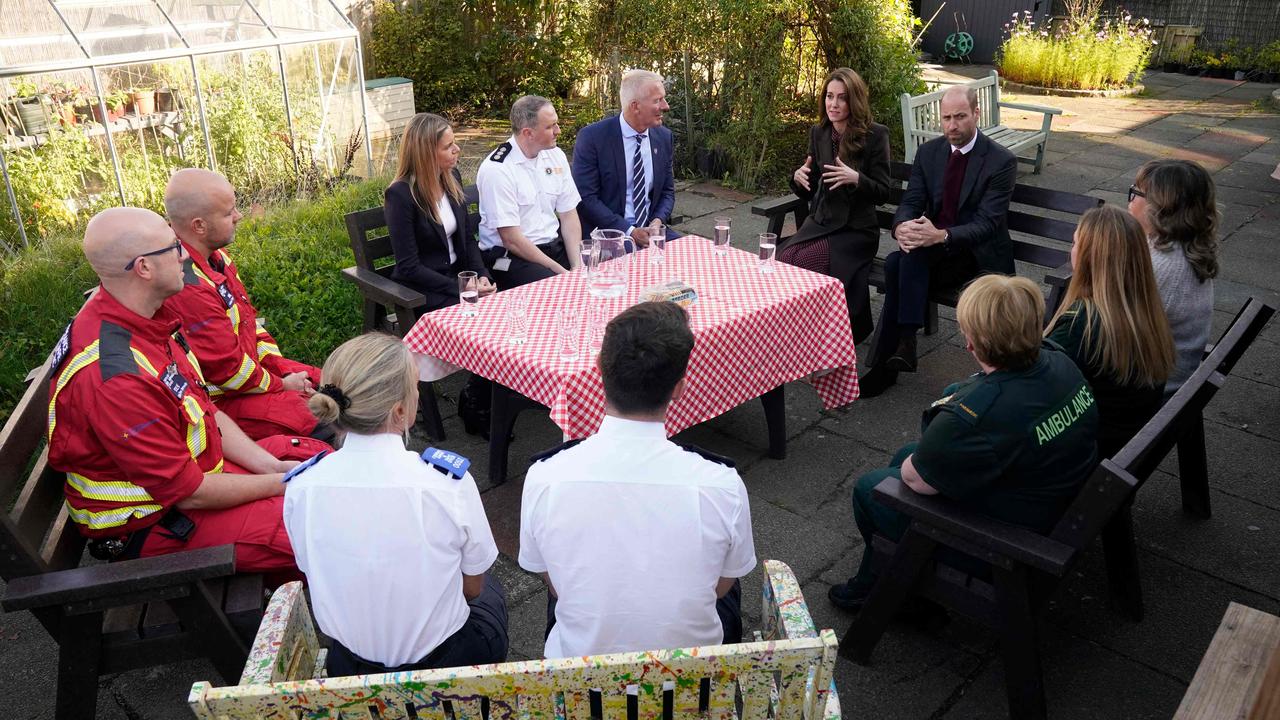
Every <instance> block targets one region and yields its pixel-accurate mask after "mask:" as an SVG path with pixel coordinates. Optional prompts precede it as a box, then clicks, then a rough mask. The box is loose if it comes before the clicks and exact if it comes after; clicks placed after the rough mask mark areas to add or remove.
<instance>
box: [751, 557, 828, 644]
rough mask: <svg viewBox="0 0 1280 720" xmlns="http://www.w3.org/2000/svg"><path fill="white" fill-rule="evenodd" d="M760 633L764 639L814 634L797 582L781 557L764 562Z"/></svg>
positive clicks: (811, 636) (811, 618) (790, 637)
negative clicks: (762, 608) (762, 625)
mask: <svg viewBox="0 0 1280 720" xmlns="http://www.w3.org/2000/svg"><path fill="white" fill-rule="evenodd" d="M764 573H765V579H764V588H763V591H764V613H763V614H762V615H761V617H762V618H763V622H764V635H765V639H768V640H788V639H796V638H815V637H818V628H817V626H815V625H814V624H813V617H812V616H811V615H810V614H809V606H808V605H806V604H805V601H804V593H802V592H800V582H799V581H798V580H796V575H795V573H794V572H792V571H791V568H790V567H789V566H788V565H787V564H786V563H784V562H782V561H781V560H765V561H764Z"/></svg>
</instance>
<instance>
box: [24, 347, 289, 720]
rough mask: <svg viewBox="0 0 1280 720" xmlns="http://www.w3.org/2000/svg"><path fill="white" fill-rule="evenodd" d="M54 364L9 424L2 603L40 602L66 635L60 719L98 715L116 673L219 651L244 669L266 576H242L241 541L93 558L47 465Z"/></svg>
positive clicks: (49, 621)
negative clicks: (102, 686) (105, 677)
mask: <svg viewBox="0 0 1280 720" xmlns="http://www.w3.org/2000/svg"><path fill="white" fill-rule="evenodd" d="M52 374H53V368H52V367H51V366H50V362H49V361H48V360H46V361H45V364H44V365H43V366H41V367H40V368H38V369H36V370H34V371H32V373H31V374H30V375H28V377H27V379H28V381H29V385H28V387H27V390H26V393H25V394H24V395H23V396H22V399H21V400H20V401H19V402H18V404H17V406H16V407H15V408H14V411H13V414H12V415H10V416H9V419H8V421H7V422H6V423H5V426H4V429H3V430H0V503H2V504H0V577H3V578H4V581H5V588H4V594H3V597H0V606H2V607H3V608H4V610H5V611H6V612H15V611H21V610H29V611H31V613H32V614H33V615H35V617H36V619H37V620H39V621H40V624H41V625H43V626H44V628H45V630H46V631H47V632H48V633H49V635H50V636H51V637H53V639H54V640H55V641H56V642H57V643H58V667H57V674H58V684H57V688H58V689H57V699H56V701H55V705H56V711H55V713H56V717H57V718H59V720H71V719H72V718H75V719H79V718H87V717H93V715H94V713H95V712H96V708H97V695H98V676H99V675H102V674H105V673H114V672H122V671H125V670H132V669H136V668H145V667H152V666H155V665H164V664H168V663H172V662H178V661H182V660H189V659H193V658H201V657H208V658H210V659H211V660H212V661H213V664H214V667H215V668H217V670H218V671H219V673H221V674H222V675H223V676H224V677H227V678H232V677H236V676H237V675H238V674H239V672H240V666H242V665H243V664H244V660H245V658H246V657H247V655H248V647H249V641H250V640H251V639H252V638H253V633H254V630H255V629H256V627H257V625H258V621H259V619H260V618H261V617H262V608H263V600H264V593H263V582H262V577H261V576H260V575H236V574H235V550H234V547H233V546H231V545H223V546H220V547H213V548H205V549H200V550H192V551H189V552H182V553H175V554H172V555H165V556H160V557H153V558H144V559H137V560H124V561H118V562H113V563H101V562H99V561H97V560H94V559H92V558H89V557H88V556H87V554H86V553H84V547H85V541H84V538H83V537H82V536H81V535H80V532H79V529H78V528H77V527H76V526H75V523H73V522H71V520H70V519H69V517H68V515H67V509H66V506H65V503H64V501H63V484H64V483H65V482H66V477H65V475H64V474H63V473H61V472H58V471H56V470H54V469H53V468H51V467H49V464H48V457H49V454H48V449H47V447H46V432H47V430H46V423H47V421H48V409H49V380H50V378H51V376H52ZM10 503H12V504H10ZM50 670H52V668H50Z"/></svg>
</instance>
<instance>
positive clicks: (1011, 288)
mask: <svg viewBox="0 0 1280 720" xmlns="http://www.w3.org/2000/svg"><path fill="white" fill-rule="evenodd" d="M956 321H957V322H958V323H959V324H960V331H961V332H963V333H964V336H965V338H966V339H968V341H969V344H970V345H972V346H973V353H974V354H975V355H977V356H978V359H979V360H981V361H982V362H984V363H986V364H987V365H992V366H994V367H997V368H1001V369H1010V370H1021V369H1022V368H1025V367H1028V366H1030V365H1031V364H1032V363H1034V362H1035V361H1036V360H1037V359H1038V358H1039V357H1040V342H1041V335H1040V333H1041V328H1042V327H1043V325H1044V296H1043V295H1041V294H1040V288H1039V287H1038V286H1037V285H1036V284H1035V283H1033V282H1031V281H1030V280H1028V279H1026V278H1023V277H1012V276H1009V275H983V276H982V277H980V278H978V279H977V280H974V281H973V282H971V283H969V286H968V287H966V288H965V289H964V292H963V293H961V294H960V302H958V303H956Z"/></svg>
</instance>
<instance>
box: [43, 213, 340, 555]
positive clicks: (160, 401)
mask: <svg viewBox="0 0 1280 720" xmlns="http://www.w3.org/2000/svg"><path fill="white" fill-rule="evenodd" d="M84 251H85V255H86V257H87V258H88V259H89V262H90V264H91V265H92V266H93V268H94V271H95V272H97V274H98V277H99V279H100V280H101V282H102V286H101V288H100V289H99V290H98V292H97V293H96V294H95V295H94V296H93V298H92V299H90V300H89V301H88V302H87V303H85V306H84V308H82V309H81V311H80V312H79V314H77V315H76V317H75V319H74V320H73V321H72V323H71V325H69V326H68V327H67V330H66V331H65V332H64V333H63V336H62V338H61V339H60V340H59V342H58V344H57V346H56V347H55V349H54V353H53V362H54V363H55V367H56V370H55V373H54V379H53V381H52V383H51V386H50V390H49V395H50V398H49V462H50V464H51V465H52V466H53V467H54V468H56V469H58V470H61V471H63V472H65V473H66V474H67V482H66V486H65V495H66V503H67V509H68V512H69V514H70V517H71V519H72V520H73V521H75V522H76V524H77V525H79V528H80V530H81V532H82V533H83V534H84V535H86V536H87V537H89V538H90V550H91V551H95V550H96V551H97V552H94V554H95V555H97V556H98V557H104V556H105V557H108V558H111V559H119V558H131V557H149V556H152V555H161V554H164V553H169V552H175V551H178V550H184V549H194V548H201V547H211V546H215V545H223V544H227V543H234V544H235V553H236V568H237V569H238V570H241V571H248V572H267V573H273V574H274V575H275V576H276V577H277V578H279V579H288V578H290V577H292V576H296V575H297V567H296V564H295V562H294V558H293V550H292V547H291V546H290V544H289V537H288V535H287V534H286V532H285V529H284V525H283V519H282V512H281V511H282V507H283V500H284V497H283V496H284V485H283V483H282V482H281V481H282V478H283V473H285V472H287V471H288V470H289V469H290V468H292V467H293V466H295V465H297V460H300V459H303V458H306V457H311V456H312V455H314V454H315V453H317V452H319V451H321V450H325V449H328V446H327V445H326V444H324V443H322V442H320V441H318V440H315V439H312V438H307V437H303V438H298V437H292V438H291V437H284V436H278V437H272V438H267V439H264V440H262V441H260V442H258V443H255V442H254V441H252V440H250V439H249V438H248V437H247V436H246V435H245V434H244V433H243V432H242V431H241V430H240V429H239V427H237V426H236V424H235V422H234V421H232V420H231V419H230V418H228V417H227V416H226V415H225V414H224V413H222V412H219V411H218V410H217V409H216V407H215V406H214V404H213V402H212V401H211V400H210V399H209V396H208V395H207V394H206V393H205V391H204V388H203V382H202V378H201V374H200V369H199V365H198V363H197V362H195V361H194V360H193V359H192V358H191V355H190V353H189V351H188V348H187V342H186V341H185V340H184V339H183V335H182V333H181V332H180V322H179V319H178V317H177V316H176V315H175V314H174V313H172V312H171V311H169V310H168V309H167V308H165V307H164V306H163V304H164V301H165V299H166V298H168V297H169V296H171V295H173V294H175V293H177V292H178V291H179V290H181V289H182V277H183V260H184V259H185V252H184V251H183V249H182V245H181V243H179V241H178V240H177V238H176V237H175V236H174V234H173V232H172V230H170V229H169V227H168V226H167V225H166V224H165V221H164V219H163V218H161V217H160V216H158V215H156V214H155V213H153V212H151V211H149V210H142V209H138V208H113V209H111V210H107V211H104V212H102V213H100V214H99V215H98V216H96V217H95V218H94V219H93V220H91V221H90V222H89V225H88V227H87V228H86V229H85V239H84Z"/></svg>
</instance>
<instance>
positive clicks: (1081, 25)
mask: <svg viewBox="0 0 1280 720" xmlns="http://www.w3.org/2000/svg"><path fill="white" fill-rule="evenodd" d="M1005 29H1006V31H1007V32H1008V33H1009V37H1008V38H1007V39H1005V41H1004V43H1003V44H1002V45H1001V46H1000V50H999V52H998V54H997V58H996V65H997V66H998V67H999V68H1000V75H1001V76H1002V77H1004V78H1005V79H1007V80H1012V81H1014V82H1019V83H1024V84H1027V85H1036V86H1039V87H1051V88H1066V89H1076V90H1081V89H1100V88H1115V87H1123V86H1126V85H1129V84H1131V83H1132V82H1133V81H1134V79H1136V78H1138V77H1141V75H1142V71H1143V70H1144V69H1146V67H1147V60H1148V59H1149V58H1150V57H1151V50H1152V46H1153V45H1154V42H1153V41H1152V32H1151V28H1150V25H1149V24H1148V22H1147V20H1146V19H1145V18H1143V19H1141V20H1138V21H1136V22H1135V21H1134V20H1133V18H1132V16H1129V15H1125V16H1123V17H1120V18H1115V19H1111V20H1103V19H1100V18H1099V16H1098V15H1097V13H1096V11H1095V12H1093V13H1091V14H1085V15H1080V16H1071V17H1068V18H1067V19H1066V20H1065V21H1062V22H1060V23H1058V24H1057V25H1056V27H1053V28H1050V27H1047V26H1040V27H1037V25H1036V23H1035V22H1034V21H1033V20H1032V19H1031V13H1030V12H1024V14H1022V15H1019V14H1018V13H1014V15H1013V20H1012V22H1010V23H1009V24H1007V25H1005Z"/></svg>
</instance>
